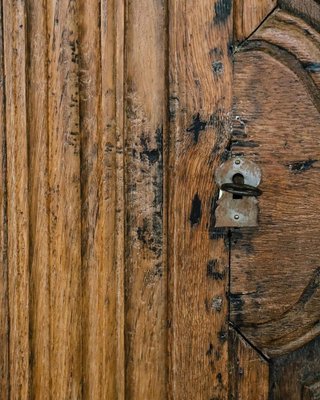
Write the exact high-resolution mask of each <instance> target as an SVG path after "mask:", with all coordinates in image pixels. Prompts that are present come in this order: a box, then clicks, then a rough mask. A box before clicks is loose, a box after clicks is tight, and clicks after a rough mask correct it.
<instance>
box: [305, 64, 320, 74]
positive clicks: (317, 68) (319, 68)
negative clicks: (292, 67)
mask: <svg viewBox="0 0 320 400" xmlns="http://www.w3.org/2000/svg"><path fill="white" fill-rule="evenodd" d="M302 65H303V67H304V69H305V70H306V71H308V72H311V73H316V72H320V62H307V63H303V64H302Z"/></svg>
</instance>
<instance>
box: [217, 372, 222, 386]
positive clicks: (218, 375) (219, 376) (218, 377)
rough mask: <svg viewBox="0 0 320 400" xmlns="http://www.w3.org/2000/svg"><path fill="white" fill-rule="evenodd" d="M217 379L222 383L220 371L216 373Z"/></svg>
mask: <svg viewBox="0 0 320 400" xmlns="http://www.w3.org/2000/svg"><path fill="white" fill-rule="evenodd" d="M217 380H218V382H219V383H220V384H222V374H221V373H220V372H219V373H218V374H217Z"/></svg>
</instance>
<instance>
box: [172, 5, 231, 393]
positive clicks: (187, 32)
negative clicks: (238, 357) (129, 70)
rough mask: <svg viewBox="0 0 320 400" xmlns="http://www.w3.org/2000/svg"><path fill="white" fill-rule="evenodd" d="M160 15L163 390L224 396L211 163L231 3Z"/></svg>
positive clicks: (224, 332)
mask: <svg viewBox="0 0 320 400" xmlns="http://www.w3.org/2000/svg"><path fill="white" fill-rule="evenodd" d="M169 15H170V33H171V35H170V41H169V96H170V97H169V102H170V128H171V129H170V149H169V151H170V156H169V171H170V172H169V214H168V215H169V220H168V224H169V249H168V250H169V275H170V277H169V296H170V297H169V301H170V307H169V331H170V332H169V335H170V336H169V358H170V370H169V371H170V373H169V383H170V386H169V396H170V398H171V399H190V398H199V399H212V398H223V399H224V398H227V397H226V396H227V395H228V369H227V366H228V364H227V358H228V343H227V339H228V325H227V311H228V301H227V297H226V292H227V287H228V249H227V248H226V242H227V245H228V241H227V240H226V237H225V235H224V232H220V231H216V230H215V229H214V205H215V199H216V196H217V188H216V186H215V182H214V169H215V167H216V166H217V165H218V163H219V162H220V158H221V156H222V155H223V154H224V150H225V148H226V146H227V143H228V131H229V130H230V129H229V126H230V109H231V79H232V62H231V54H232V50H231V49H230V45H231V41H232V2H231V1H219V0H217V1H214V2H212V1H207V0H205V1H202V2H201V3H199V4H198V5H197V7H195V6H194V2H192V1H188V0H178V1H170V2H169ZM191 360H192V361H191Z"/></svg>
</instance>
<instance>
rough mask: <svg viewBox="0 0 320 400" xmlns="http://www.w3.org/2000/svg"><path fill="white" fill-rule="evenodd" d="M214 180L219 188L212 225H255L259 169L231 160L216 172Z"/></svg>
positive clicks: (244, 162)
mask: <svg viewBox="0 0 320 400" xmlns="http://www.w3.org/2000/svg"><path fill="white" fill-rule="evenodd" d="M215 179H216V182H217V184H218V185H219V187H220V195H219V200H218V203H217V204H218V206H217V208H216V212H215V217H216V224H215V226H216V227H246V226H248V227H249V226H257V225H258V200H257V197H258V196H260V195H261V194H262V191H261V190H260V189H259V188H258V186H259V184H260V181H261V170H260V168H259V167H258V166H257V165H256V164H255V163H253V162H252V161H250V160H246V159H244V158H241V157H237V158H232V159H230V160H228V161H226V162H225V163H223V164H222V165H221V166H220V167H219V168H218V169H217V171H216V175H215Z"/></svg>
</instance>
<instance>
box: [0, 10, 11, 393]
mask: <svg viewBox="0 0 320 400" xmlns="http://www.w3.org/2000/svg"><path fill="white" fill-rule="evenodd" d="M3 41H4V38H3V13H2V8H1V9H0V157H1V161H0V179H1V185H0V224H1V228H0V268H1V270H0V271H1V272H0V293H1V294H0V345H1V349H2V351H1V353H0V398H3V399H7V398H8V395H9V385H10V382H9V368H10V367H9V365H10V364H9V301H8V258H7V255H8V253H7V252H8V238H7V188H6V174H7V171H6V167H7V157H6V110H5V74H4V72H5V71H4V46H3Z"/></svg>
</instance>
